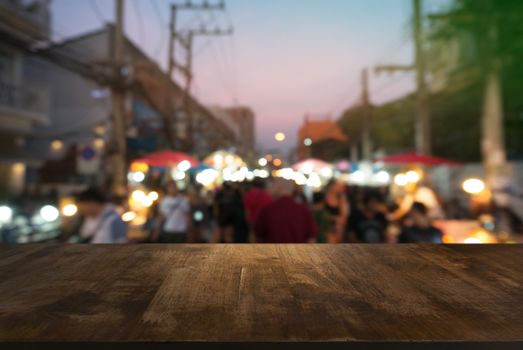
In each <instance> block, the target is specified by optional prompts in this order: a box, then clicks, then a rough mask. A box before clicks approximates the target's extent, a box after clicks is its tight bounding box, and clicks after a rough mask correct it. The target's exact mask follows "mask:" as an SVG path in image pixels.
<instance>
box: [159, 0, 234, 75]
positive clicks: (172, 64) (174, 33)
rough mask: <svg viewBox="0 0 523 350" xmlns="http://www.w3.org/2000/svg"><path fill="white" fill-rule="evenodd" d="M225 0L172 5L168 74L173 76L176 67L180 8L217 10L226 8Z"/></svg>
mask: <svg viewBox="0 0 523 350" xmlns="http://www.w3.org/2000/svg"><path fill="white" fill-rule="evenodd" d="M224 9H225V2H224V1H223V0H221V1H220V2H219V3H218V4H209V3H208V2H207V0H205V1H204V2H203V4H193V3H191V2H190V1H187V2H186V3H183V4H177V3H174V4H172V5H171V22H170V39H169V52H168V56H167V63H168V65H167V66H168V67H169V68H168V74H169V77H172V74H173V73H174V70H175V68H176V55H175V54H176V41H177V40H178V39H179V33H178V29H177V21H176V20H177V15H178V11H180V10H193V11H216V10H224Z"/></svg>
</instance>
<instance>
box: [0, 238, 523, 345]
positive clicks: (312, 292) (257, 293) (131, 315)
mask: <svg viewBox="0 0 523 350" xmlns="http://www.w3.org/2000/svg"><path fill="white" fill-rule="evenodd" d="M0 254H1V257H0V341H3V342H13V341H14V342H17V341H24V342H34V341H36V342H62V341H68V342H83V341H97V342H113V341H132V342H151V341H152V342H187V341H196V342H197V341H204V342H208V341H211V342H245V341H247V342H278V341H300V342H310V341H318V342H322V341H328V342H340V341H377V342H383V341H400V342H401V341H409V342H411V341H457V342H467V341H512V342H514V341H518V342H519V341H522V340H523V246H517V245H514V246H459V245H458V246H432V245H424V246H419V245H400V246H398V245H379V246H371V245H234V246H233V245H180V246H173V245H171V246H168V245H134V246H133V245H131V246H21V247H15V248H1V249H0Z"/></svg>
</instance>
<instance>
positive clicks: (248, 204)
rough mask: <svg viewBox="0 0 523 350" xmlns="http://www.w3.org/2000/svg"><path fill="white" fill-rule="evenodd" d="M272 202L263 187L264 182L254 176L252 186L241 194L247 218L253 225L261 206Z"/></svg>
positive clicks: (263, 206)
mask: <svg viewBox="0 0 523 350" xmlns="http://www.w3.org/2000/svg"><path fill="white" fill-rule="evenodd" d="M271 202H272V197H271V195H270V194H269V192H267V190H266V189H265V182H264V181H263V180H262V179H259V178H256V179H255V180H254V181H253V183H252V188H251V189H250V190H249V191H247V193H245V195H244V196H243V204H244V205H245V208H246V209H247V220H248V222H249V224H250V225H251V227H252V226H254V224H255V223H256V219H257V218H258V215H260V212H261V211H262V209H263V208H265V207H266V206H267V205H268V204H269V203H271Z"/></svg>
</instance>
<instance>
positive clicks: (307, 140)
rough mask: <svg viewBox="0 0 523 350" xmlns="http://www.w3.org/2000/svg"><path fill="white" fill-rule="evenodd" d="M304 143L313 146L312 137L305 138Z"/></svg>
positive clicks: (306, 145)
mask: <svg viewBox="0 0 523 350" xmlns="http://www.w3.org/2000/svg"><path fill="white" fill-rule="evenodd" d="M303 144H304V145H305V147H310V146H312V139H311V138H309V137H307V138H306V139H305V140H303Z"/></svg>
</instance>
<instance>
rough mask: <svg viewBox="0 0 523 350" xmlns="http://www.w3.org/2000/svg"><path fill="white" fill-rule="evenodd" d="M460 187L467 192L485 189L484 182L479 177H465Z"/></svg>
mask: <svg viewBox="0 0 523 350" xmlns="http://www.w3.org/2000/svg"><path fill="white" fill-rule="evenodd" d="M462 187H463V191H465V192H467V193H468V194H479V193H481V192H483V191H484V190H485V183H484V182H483V181H481V180H480V179H467V180H465V181H464V182H463V186H462Z"/></svg>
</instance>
